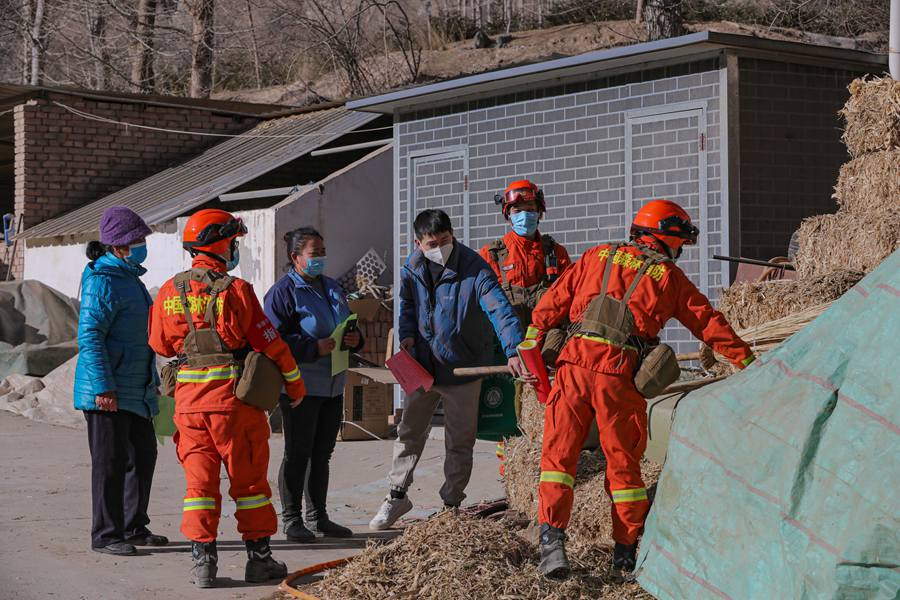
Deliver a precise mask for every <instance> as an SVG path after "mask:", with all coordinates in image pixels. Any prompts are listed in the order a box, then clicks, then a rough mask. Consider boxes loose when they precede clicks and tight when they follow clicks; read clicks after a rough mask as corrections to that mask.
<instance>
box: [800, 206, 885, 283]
mask: <svg viewBox="0 0 900 600" xmlns="http://www.w3.org/2000/svg"><path fill="white" fill-rule="evenodd" d="M799 240H800V249H799V250H798V251H797V257H796V259H795V261H794V266H795V267H796V269H797V273H798V274H799V275H800V277H801V278H808V277H818V276H822V275H825V274H828V273H831V272H834V271H838V270H841V269H852V270H854V271H863V272H865V273H868V272H869V271H871V270H873V269H874V268H875V267H877V266H878V265H879V264H881V261H883V260H884V259H885V258H887V257H888V256H890V254H891V253H892V252H894V251H895V250H896V249H897V248H900V212H897V211H893V210H874V211H871V212H862V213H850V212H847V211H843V210H840V211H838V212H837V213H836V214H833V215H819V216H817V217H810V218H809V219H806V220H805V221H803V224H802V225H801V226H800V235H799Z"/></svg>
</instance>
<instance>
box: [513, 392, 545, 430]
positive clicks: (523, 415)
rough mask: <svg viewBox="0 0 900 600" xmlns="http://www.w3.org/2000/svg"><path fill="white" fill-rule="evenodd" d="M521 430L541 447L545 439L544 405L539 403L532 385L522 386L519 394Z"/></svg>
mask: <svg viewBox="0 0 900 600" xmlns="http://www.w3.org/2000/svg"><path fill="white" fill-rule="evenodd" d="M519 430H520V431H521V432H522V434H523V435H524V436H525V437H527V438H528V439H530V440H534V441H536V442H538V444H539V445H540V442H541V440H543V439H544V405H543V404H541V403H540V402H538V398H537V392H535V391H534V388H533V387H532V386H530V385H524V386H522V392H521V393H520V394H519Z"/></svg>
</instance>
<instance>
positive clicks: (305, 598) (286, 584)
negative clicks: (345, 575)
mask: <svg viewBox="0 0 900 600" xmlns="http://www.w3.org/2000/svg"><path fill="white" fill-rule="evenodd" d="M351 558H352V557H347V558H339V559H337V560H329V561H328V562H323V563H319V564H317V565H312V566H311V567H305V568H303V569H300V570H299V571H294V572H293V573H291V574H290V575H288V576H287V577H286V578H285V579H284V581H282V582H281V585H279V586H278V590H279V591H281V592H284V593H285V594H290V595H291V596H293V597H294V598H301V599H302V600H319V598H317V597H316V596H313V595H312V594H307V593H306V592H301V591H300V590H298V589H297V588H295V587H294V586H293V585H291V584H292V583H293V582H294V580H296V579H300V578H301V577H305V576H307V575H315V574H316V573H321V572H322V571H327V570H328V569H333V568H335V567H339V566H341V565H342V564H344V563H346V562H347V561H349V560H350V559H351Z"/></svg>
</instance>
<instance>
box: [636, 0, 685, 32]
mask: <svg viewBox="0 0 900 600" xmlns="http://www.w3.org/2000/svg"><path fill="white" fill-rule="evenodd" d="M682 1H683V0H645V2H644V27H646V29H647V35H648V38H649V39H651V40H661V39H665V38H671V37H676V36H679V35H682V34H683V33H684V20H683V17H682V14H681V5H682Z"/></svg>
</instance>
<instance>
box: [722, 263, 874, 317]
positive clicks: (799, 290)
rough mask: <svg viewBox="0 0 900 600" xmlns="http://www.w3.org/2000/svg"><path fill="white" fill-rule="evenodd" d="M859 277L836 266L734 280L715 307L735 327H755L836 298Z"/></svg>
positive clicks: (859, 277) (857, 273) (859, 275)
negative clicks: (801, 275)
mask: <svg viewBox="0 0 900 600" xmlns="http://www.w3.org/2000/svg"><path fill="white" fill-rule="evenodd" d="M863 277H864V273H862V272H860V271H848V270H840V271H833V272H831V273H826V274H824V275H819V276H818V277H812V278H809V279H794V280H790V279H780V280H776V281H764V282H743V283H736V284H734V285H732V286H731V287H729V288H728V289H726V290H723V291H722V294H721V295H720V296H719V304H718V308H719V310H720V311H721V312H722V314H724V315H725V318H727V319H728V322H729V323H730V324H731V326H732V327H734V328H735V329H746V328H748V327H756V326H757V325H762V324H764V323H768V322H770V321H773V320H775V319H781V318H783V317H787V316H789V315H791V314H794V313H797V312H799V311H802V310H804V309H806V308H809V307H812V306H817V305H819V304H824V303H826V302H831V301H833V300H837V299H838V298H840V297H841V296H843V295H844V292H846V291H847V290H849V289H850V288H851V287H853V286H854V285H856V283H857V282H858V281H859V280H860V279H862V278H863Z"/></svg>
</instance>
